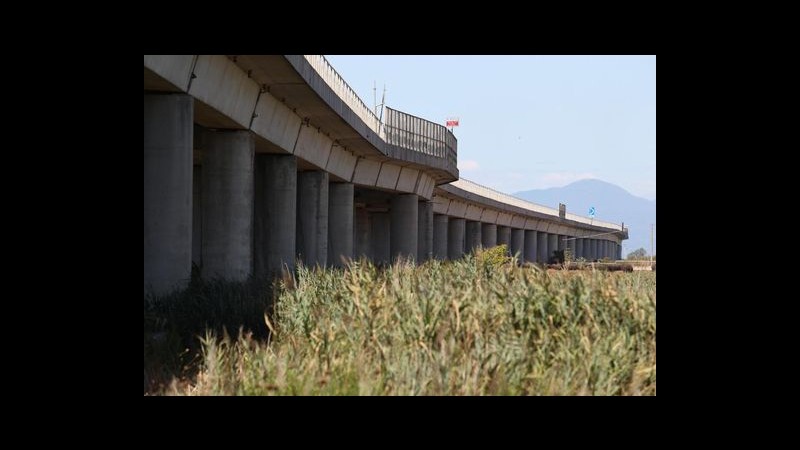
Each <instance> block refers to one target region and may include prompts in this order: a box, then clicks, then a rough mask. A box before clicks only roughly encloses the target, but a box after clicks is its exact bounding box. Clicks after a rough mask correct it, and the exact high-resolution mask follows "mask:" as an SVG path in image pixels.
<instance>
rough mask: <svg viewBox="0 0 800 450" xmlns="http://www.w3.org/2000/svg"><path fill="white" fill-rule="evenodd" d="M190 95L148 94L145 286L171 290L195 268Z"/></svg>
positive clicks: (184, 282)
mask: <svg viewBox="0 0 800 450" xmlns="http://www.w3.org/2000/svg"><path fill="white" fill-rule="evenodd" d="M192 102H193V101H192V97H190V96H188V95H182V94H181V95H176V94H172V95H148V94H145V95H144V289H145V291H151V292H153V293H155V294H166V293H168V292H170V291H171V290H173V289H175V288H184V287H186V286H187V285H188V283H189V277H190V274H191V269H192V147H193V145H192V142H193V138H194V136H193V135H194V129H193V121H194V108H193V103H192Z"/></svg>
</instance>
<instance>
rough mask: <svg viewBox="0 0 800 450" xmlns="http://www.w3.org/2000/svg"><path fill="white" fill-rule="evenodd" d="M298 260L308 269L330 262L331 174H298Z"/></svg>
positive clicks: (309, 171) (314, 171)
mask: <svg viewBox="0 0 800 450" xmlns="http://www.w3.org/2000/svg"><path fill="white" fill-rule="evenodd" d="M296 239H297V243H296V245H297V249H296V252H297V259H299V260H302V261H303V264H305V265H306V266H312V267H313V266H320V267H325V264H327V263H328V172H323V171H319V170H308V171H305V172H300V173H299V174H298V175H297V237H296Z"/></svg>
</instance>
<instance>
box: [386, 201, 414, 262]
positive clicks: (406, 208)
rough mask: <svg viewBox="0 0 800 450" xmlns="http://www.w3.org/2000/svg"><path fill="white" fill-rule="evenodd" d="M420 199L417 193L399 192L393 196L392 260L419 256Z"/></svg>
mask: <svg viewBox="0 0 800 450" xmlns="http://www.w3.org/2000/svg"><path fill="white" fill-rule="evenodd" d="M418 199H419V197H418V196H417V195H416V194H398V195H395V196H393V197H392V207H391V211H390V212H391V218H392V225H391V229H392V231H391V243H392V244H391V252H392V253H391V254H392V260H394V259H396V258H398V257H404V258H412V259H416V257H417V231H418V229H419V228H418V227H419V224H418V222H417V221H418V216H419V206H417V203H418Z"/></svg>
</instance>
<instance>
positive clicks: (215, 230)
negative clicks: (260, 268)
mask: <svg viewBox="0 0 800 450" xmlns="http://www.w3.org/2000/svg"><path fill="white" fill-rule="evenodd" d="M203 143H204V147H205V148H204V149H203V168H202V172H203V184H204V186H203V194H202V205H203V225H202V228H203V239H202V242H203V244H202V254H203V256H202V260H203V270H202V274H203V277H204V278H211V277H220V278H224V279H228V280H235V281H242V280H245V279H246V278H247V277H249V276H250V274H251V273H252V270H253V173H254V171H253V164H254V163H253V158H254V156H255V141H254V140H253V135H252V134H250V132H249V131H209V132H206V134H205V136H204V137H203Z"/></svg>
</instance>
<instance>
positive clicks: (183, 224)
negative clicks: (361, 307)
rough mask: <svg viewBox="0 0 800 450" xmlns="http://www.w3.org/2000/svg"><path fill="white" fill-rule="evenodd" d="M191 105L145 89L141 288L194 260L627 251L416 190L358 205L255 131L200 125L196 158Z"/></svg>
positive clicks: (226, 269)
mask: <svg viewBox="0 0 800 450" xmlns="http://www.w3.org/2000/svg"><path fill="white" fill-rule="evenodd" d="M193 110H194V107H193V99H192V97H190V96H188V95H183V94H145V95H144V285H145V289H146V290H150V291H152V292H155V293H158V294H161V293H166V292H169V291H171V290H173V289H176V288H182V287H185V286H186V285H187V284H188V280H189V277H190V273H191V268H192V263H195V264H196V265H197V266H198V267H200V269H201V273H202V275H203V276H205V277H221V278H225V279H230V280H243V279H246V278H247V277H249V276H250V275H256V276H259V277H270V276H275V275H277V274H279V273H280V272H281V271H282V270H292V269H293V268H294V266H295V261H296V260H302V261H303V262H304V264H306V265H311V266H314V265H318V266H323V267H324V266H339V265H341V264H342V261H343V260H346V259H349V258H354V257H355V258H358V257H361V256H364V257H367V258H370V259H371V260H373V261H374V262H376V263H383V262H387V263H388V262H391V261H392V260H394V259H395V258H397V257H400V256H402V257H405V258H411V259H415V260H417V261H419V262H422V261H426V260H428V259H430V258H437V259H457V258H460V257H461V256H462V255H464V254H465V253H467V252H470V251H472V250H473V249H475V248H477V247H478V246H483V247H492V246H495V245H499V244H506V245H507V246H508V247H509V249H510V252H511V253H512V254H518V255H519V256H520V259H521V260H522V261H529V262H546V261H547V259H549V257H550V256H552V254H553V252H554V251H555V250H563V249H564V248H565V247H569V248H572V249H573V251H574V254H575V255H576V257H584V258H587V259H599V258H603V257H608V258H614V257H617V258H618V257H619V256H620V252H621V248H620V247H619V246H618V245H617V244H616V243H615V242H612V241H606V240H600V239H583V238H582V239H576V240H564V238H566V237H567V236H561V235H556V234H550V233H544V232H537V231H531V230H521V229H515V228H510V227H506V226H498V225H496V224H489V223H480V222H473V221H467V220H465V219H461V218H454V217H448V216H446V215H441V214H434V213H433V204H432V203H431V202H430V201H426V200H424V199H421V198H420V197H418V196H417V195H415V194H394V195H391V194H383V195H387V196H388V201H387V204H386V206H385V207H384V208H370V206H369V205H367V204H363V205H362V204H356V202H355V197H356V193H355V187H354V185H353V184H351V183H346V182H336V181H332V180H331V179H330V176H329V174H328V173H327V172H324V171H319V170H298V165H297V158H296V157H295V156H293V155H286V154H266V153H265V154H262V153H258V154H256V153H255V143H254V138H253V135H252V134H251V133H250V132H249V131H241V130H239V131H236V130H213V131H212V130H209V131H205V132H204V134H203V138H202V140H203V142H202V147H203V148H202V152H203V156H202V161H201V165H195V164H194V160H193V151H194V147H195V145H194V142H193V140H194V120H193V119H194V118H193Z"/></svg>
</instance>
